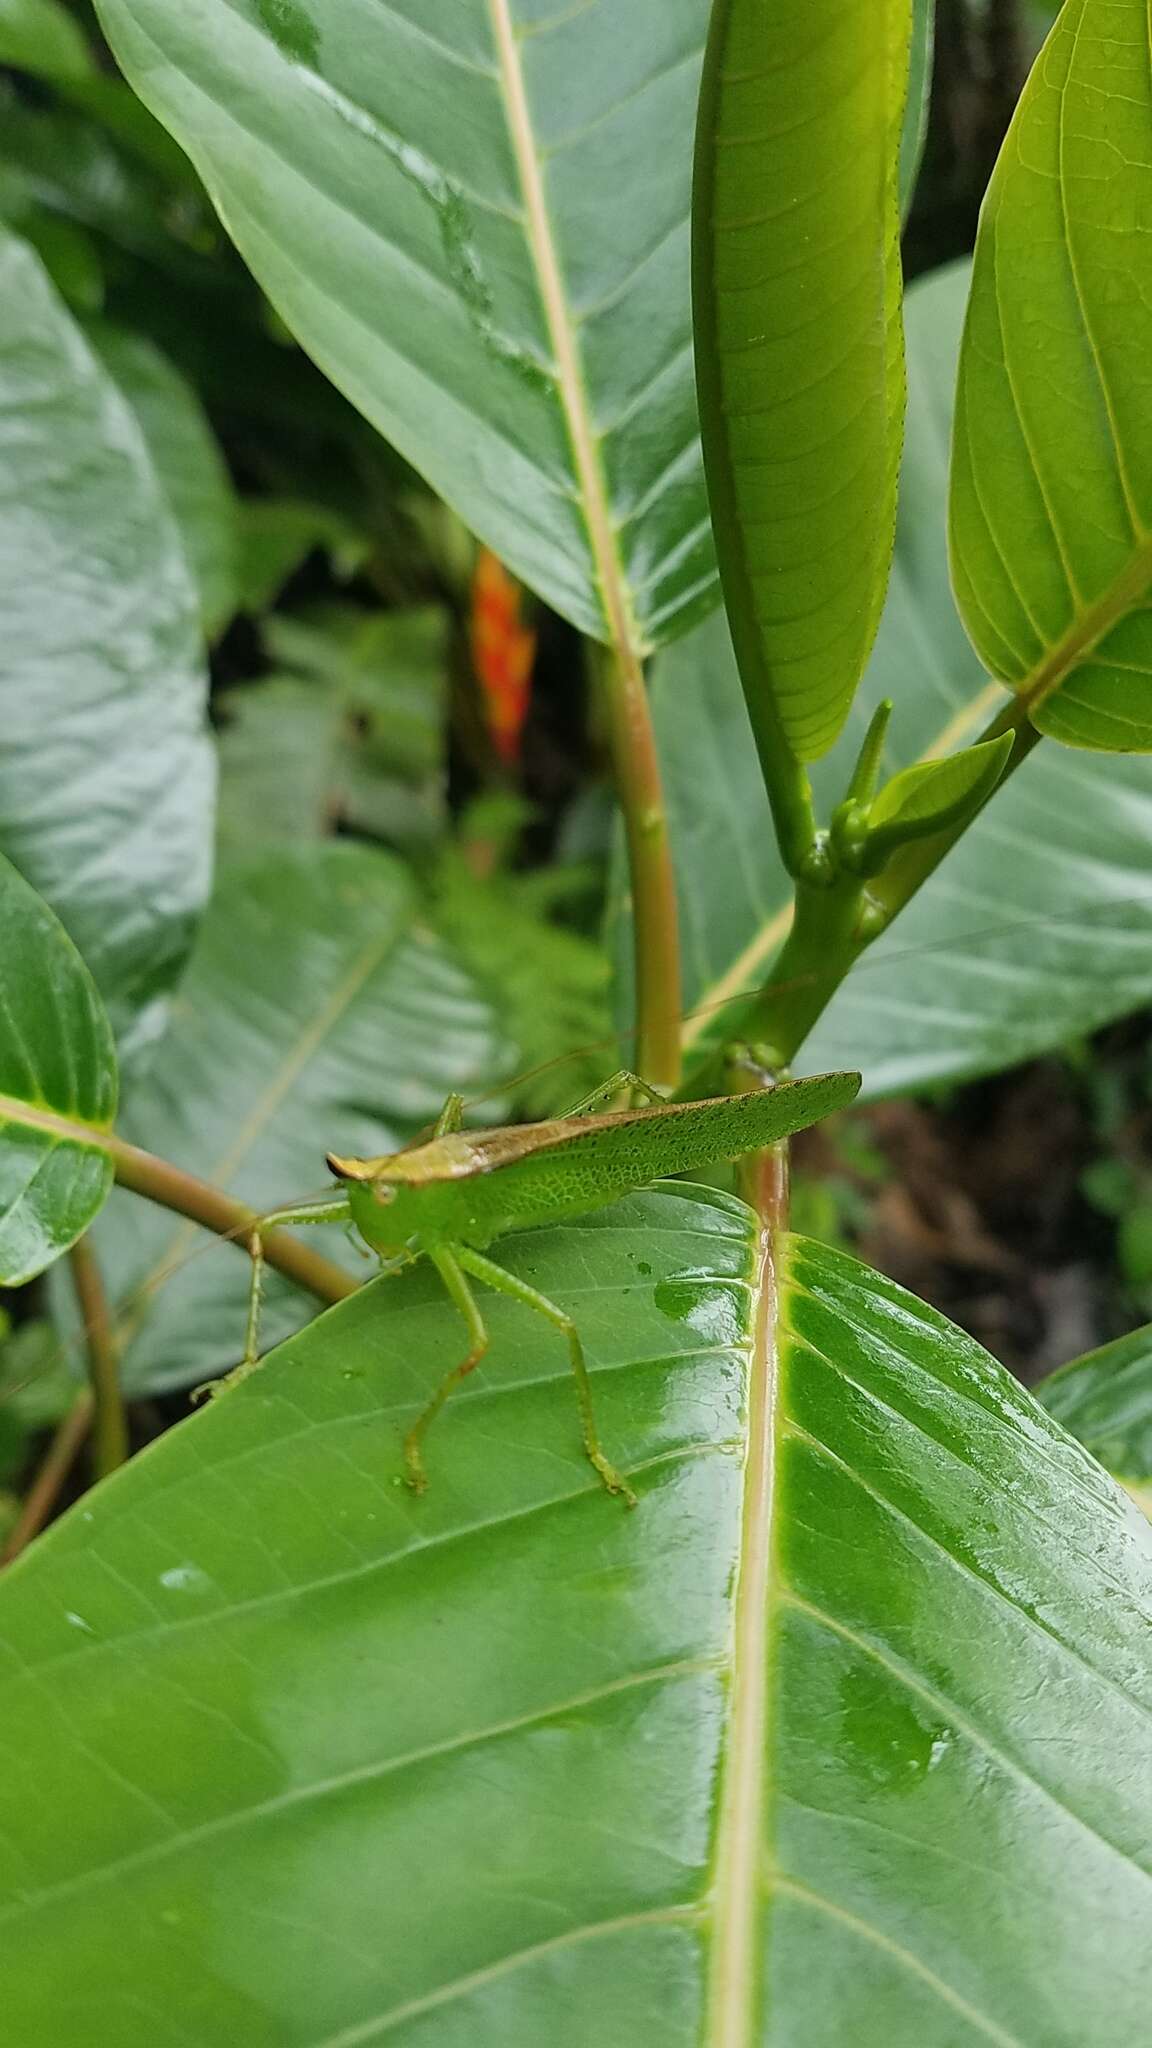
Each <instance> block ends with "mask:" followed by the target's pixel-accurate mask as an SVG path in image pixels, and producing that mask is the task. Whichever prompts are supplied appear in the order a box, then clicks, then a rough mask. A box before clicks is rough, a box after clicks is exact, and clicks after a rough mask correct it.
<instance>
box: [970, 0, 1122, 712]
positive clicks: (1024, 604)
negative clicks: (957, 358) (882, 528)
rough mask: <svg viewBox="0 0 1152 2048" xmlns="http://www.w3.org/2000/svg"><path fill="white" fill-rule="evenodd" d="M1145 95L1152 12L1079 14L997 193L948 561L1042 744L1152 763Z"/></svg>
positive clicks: (1055, 48)
mask: <svg viewBox="0 0 1152 2048" xmlns="http://www.w3.org/2000/svg"><path fill="white" fill-rule="evenodd" d="M1150 203H1152V78H1150V73H1149V63H1148V12H1147V7H1146V5H1145V0H1068V4H1067V5H1066V6H1065V7H1064V9H1063V11H1062V12H1061V14H1060V16H1059V19H1058V20H1057V22H1056V25H1055V27H1054V28H1053V30H1052V33H1051V35H1050V36H1049V38H1048V41H1047V43H1046V44H1045V46H1044V48H1043V50H1042V51H1041V53H1040V55H1039V57H1038V58H1037V60H1036V64H1035V66H1034V68H1033V72H1032V76H1031V78H1030V79H1029V81H1028V84H1027V86H1026V87H1025V90H1024V94H1023V96H1022V98H1021V101H1020V105H1019V107H1018V108H1017V111H1016V115H1015V118H1014V120H1013V123H1012V127H1011V129H1010V131H1009V134H1008V138H1007V141H1006V142H1005V145H1004V149H1003V152H1002V154H1001V157H1000V161H999V163H998V165H997V167H996V171H995V174H994V176H993V179H992V183H991V185H990V187H989V191H988V197H987V200H986V202H985V206H984V212H983V216H982V219H981V225H980V235H979V240H978V242H977V248H976V268H975V274H974V277H973V283H972V302H971V307H970V310H969V315H968V325H967V332H966V336H965V345H964V351H963V355H962V358H961V365H960V387H959V394H958V401H957V410H956V460H955V467H954V471H953V486H952V564H953V570H954V574H955V578H956V590H957V595H958V598H959V601H960V607H961V611H962V613H963V616H964V620H965V623H966V625H967V627H968V631H969V632H970V633H971V635H972V639H973V641H974V643H975V645H976V647H977V648H978V650H979V652H980V655H981V658H982V659H983V661H984V662H985V663H986V664H987V666H988V668H990V669H991V671H992V673H993V674H994V675H997V676H1000V677H1002V678H1003V679H1004V680H1005V681H1006V682H1009V683H1011V685H1012V687H1013V689H1014V690H1017V691H1018V692H1019V693H1020V694H1021V695H1022V696H1023V697H1024V698H1026V699H1027V702H1028V705H1029V710H1030V715H1031V717H1032V719H1033V721H1034V723H1035V724H1036V725H1038V726H1039V727H1040V729H1041V731H1043V732H1046V733H1050V734H1052V735H1053V736H1054V737H1055V738H1057V739H1060V740H1064V741H1066V742H1068V743H1069V744H1070V745H1072V746H1076V747H1096V748H1105V749H1109V748H1111V749H1116V750H1118V751H1122V752H1123V751H1149V750H1152V710H1150V708H1149V707H1150V704H1152V692H1150V689H1149V684H1150V683H1152V608H1150V607H1149V606H1148V604H1147V603H1146V602H1145V599H1146V596H1147V592H1148V586H1149V583H1150V582H1152V415H1150V414H1149V410H1148V403H1147V389H1146V365H1147V361H1148V355H1149V351H1150V350H1152V262H1150V260H1149V255H1148V248H1147V228H1146V216H1147V211H1148V207H1149V204H1150Z"/></svg>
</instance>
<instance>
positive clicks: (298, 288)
mask: <svg viewBox="0 0 1152 2048" xmlns="http://www.w3.org/2000/svg"><path fill="white" fill-rule="evenodd" d="M100 13H101V17H102V20H103V22H104V25H105V27H106V29H107V32H108V34H109V36H110V38H111V41H112V43H113V45H114V47H115V50H116V53H117V55H118V57H119V58H120V61H121V62H122V64H123V65H124V67H125V69H126V71H127V72H128V75H129V77H130V78H131V79H132V81H133V83H134V84H135V85H136V86H137V87H138V89H139V91H140V92H141V94H142V96H143V98H144V99H145V100H146V101H147V103H148V104H149V105H150V106H151V107H152V109H153V110H154V112H156V113H157V114H159V116H160V118H161V119H162V120H163V121H164V122H165V123H166V125H167V126H168V127H169V128H170V129H171V130H172V132H173V133H174V134H175V135H176V136H177V137H178V139H179V140H180V141H181V142H182V143H183V144H184V145H185V147H186V148H187V149H188V152H189V154H190V155H191V156H192V158H193V160H194V162H195V163H196V165H197V167H198V169H199V170H200V171H201V173H202V175H203V177H204V179H205V182H206V184H207V186H208V188H209V190H210V191H211V193H212V195H213V198H214V200H215V202H216V204H217V206H218V207H219V210H220V213H221V216H222V218H223V220H224V222H225V224H226V226H227V227H228V230H229V232H230V233H231V234H232V236H233V238H234V239H235V241H236V242H237V244H238V246H239V247H240V249H241V251H242V253H243V255H244V256H245V258H246V259H247V261H248V262H249V263H250V264H251V266H252V268H253V270H254V271H255V273H256V275H257V277H258V278H259V279H260V282H261V283H262V284H263V286H264V287H265V289H266V291H267V292H268V294H269V296H270V297H271V299H272V300H273V302H274V303H275V305H276V306H277V307H278V309H279V311H280V312H281V313H282V314H283V315H284V317H285V319H286V320H287V322H288V324H289V326H290V327H291V328H292V329H293V331H294V332H295V333H296V334H297V335H298V336H299V338H300V340H301V341H302V342H303V344H304V346H305V347H306V348H307V349H308V351H309V353H310V354H311V355H312V356H313V357H314V358H315V360H316V361H317V362H318V363H319V364H320V366H321V368H322V369H323V370H324V371H326V373H327V374H328V375H329V376H330V377H331V378H332V379H333V381H334V382H335V383H336V384H338V385H339V386H340V388H341V389H342V390H343V391H344V392H345V393H346V394H347V395H348V396H349V397H350V398H351V399H352V400H353V401H354V403H355V404H356V405H357V406H359V407H360V409H361V411H363V412H364V413H365V414H366V415H367V416H368V418H369V419H370V420H371V421H372V422H373V424H374V425H375V426H377V427H379V429H380V430H381V432H382V433H384V434H385V435H386V436H387V438H388V439H389V440H390V441H391V442H392V443H394V445H395V446H396V447H397V448H398V449H400V450H401V452H402V453H403V454H404V455H405V456H407V457H408V459H409V460H410V461H411V462H412V463H414V464H415V466H416V467H417V468H418V469H420V470H422V471H423V472H424V474H425V475H426V476H427V477H428V478H429V479H430V481H431V482H432V483H433V485H434V486H435V487H436V489H437V490H438V491H439V492H440V493H441V494H442V495H443V496H444V497H445V498H446V499H447V500H448V502H449V503H450V504H451V505H453V506H454V507H455V509H456V510H457V511H458V512H459V513H460V514H461V516H462V517H463V518H464V519H465V521H466V522H467V524H468V525H469V526H470V527H471V528H472V529H473V530H474V531H475V532H476V533H478V534H479V535H480V536H481V537H482V538H483V539H484V540H486V541H487V542H488V544H489V545H490V546H491V547H492V548H493V549H494V550H495V552H496V553H497V554H498V555H499V556H500V558H501V559H502V560H503V561H504V562H506V563H507V564H508V566H509V567H510V568H512V569H514V570H515V571H516V573H517V574H518V575H519V576H521V577H522V578H523V580H524V581H525V582H527V583H528V584H529V585H530V586H531V587H532V588H533V589H535V590H538V591H539V592H540V593H541V594H542V595H543V596H544V597H546V598H547V599H548V600H549V602H550V603H551V604H553V605H554V606H555V607H556V608H557V609H558V610H559V611H561V612H563V613H564V614H565V615H566V616H567V617H568V618H570V619H572V620H573V621H574V622H575V623H576V624H577V625H578V626H580V627H581V628H583V629H584V630H585V631H588V632H590V633H593V634H595V635H597V636H598V637H601V638H612V637H614V638H616V639H624V640H627V641H631V642H633V643H634V644H635V645H637V646H639V645H643V644H644V643H646V642H648V641H650V640H657V639H662V638H666V637H667V636H668V635H670V634H671V633H673V632H675V631H677V630H679V629H681V628H682V627H683V626H685V625H686V624H688V623H689V621H690V620H691V619H692V618H693V617H696V616H699V615H700V614H701V613H702V612H703V611H705V610H707V609H708V607H709V606H710V605H711V604H712V603H713V602H714V601H715V595H716V593H715V582H714V568H713V563H712V555H711V542H710V537H709V528H708V520H707V512H706V506H705V500H704V490H703V479H702V473H701V467H700V457H699V448H698V443H697V429H696V412H695V397H694V388H693V379H692V364H691V348H690V332H691V330H690V320H689V307H688V290H687V264H688V254H687V238H688V199H689V180H690V151H689V145H688V137H689V136H690V134H691V128H692V116H693V108H694V104H695V96H696V87H697V78H698V72H699V62H700V47H701V43H702V39H703V32H704V25H705V18H706V10H705V8H704V6H703V5H702V0H629V5H628V6H626V7H601V6H597V7H591V8H589V7H579V8H574V9H573V8H560V9H556V8H552V7H550V6H544V5H541V4H540V0H460V4H458V5H452V6H445V5H443V4H441V5H437V6H435V7H433V8H431V9H429V8H427V7H425V6H415V5H412V4H405V5H402V6H399V7H387V8H379V7H373V8H367V7H365V6H364V5H362V4H361V0H325V4H324V5H323V7H321V6H319V5H317V4H315V0H265V4H258V0H243V4H242V5H229V4H225V0H199V4H197V5H195V6H189V7H177V8H174V7H172V6H170V5H169V4H168V0H102V5H101V8H100ZM622 194H626V200H625V202H624V203H622V202H621V195H622Z"/></svg>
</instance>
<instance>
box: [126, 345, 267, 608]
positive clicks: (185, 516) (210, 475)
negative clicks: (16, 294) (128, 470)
mask: <svg viewBox="0 0 1152 2048" xmlns="http://www.w3.org/2000/svg"><path fill="white" fill-rule="evenodd" d="M88 338H89V340H90V342H91V343H92V345H93V347H94V348H95V350H96V353H97V355H98V356H99V357H100V360H101V362H102V363H103V364H104V367H105V369H106V370H108V371H109V372H110V374H111V376H112V377H113V379H114V381H115V382H116V383H117V384H118V385H119V387H120V390H121V391H122V392H123V394H124V396H125V398H126V399H127V400H128V403H129V405H130V406H131V407H132V410H133V412H134V413H135V415H136V417H137V419H138V420H139V422H140V427H141V429H142V431H143V434H144V439H145V441H146V443H147V445H148V452H149V454H150V456H151V457H152V462H153V465H154V467H155V470H156V474H157V476H158V477H159V479H160V482H161V484H162V485H163V488H164V492H165V495H166V497H167V499H168V504H169V508H170V510H171V512H172V514H173V516H174V518H175V520H176V525H177V527H178V529H179V532H180V537H181V539H182V541H183V543H184V553H185V556H186V558H187V561H188V565H189V567H190V568H191V570H192V572H193V575H194V577H195V580H196V587H197V589H198V591H199V593H200V617H201V621H202V623H203V627H204V631H205V632H206V633H207V634H208V636H209V638H214V637H215V635H216V634H217V633H219V632H220V631H221V630H222V628H223V627H224V626H226V625H227V623H228V620H229V619H230V618H231V616H232V613H233V612H234V611H235V609H236V603H237V596H238V581H239V547H240V537H239V521H238V517H237V507H236V500H235V497H234V495H233V491H232V484H231V480H230V478H229V475H228V469H227V465H226V463H225V461H224V457H223V455H222V453H221V450H220V444H219V442H218V441H217V439H216V437H215V435H214V433H213V432H212V428H211V426H210V425H209V423H208V420H207V419H206V417H205V415H204V411H203V408H202V407H201V404H200V401H199V399H198V398H197V396H196V393H195V392H194V391H193V389H192V387H191V385H190V384H189V383H187V381H186V380H185V379H184V378H183V377H182V376H181V375H180V372H179V371H178V370H176V369H174V368H173V366H172V364H171V363H170V362H169V361H168V360H167V358H166V357H165V356H163V355H161V353H160V351H159V349H158V348H155V347H153V345H152V343H151V342H150V341H148V340H147V339H146V337H145V336H144V335H141V334H131V333H129V332H128V331H127V330H126V329H124V328H115V327H108V326H104V325H101V326H99V327H97V328H95V329H90V330H89V335H88Z"/></svg>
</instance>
